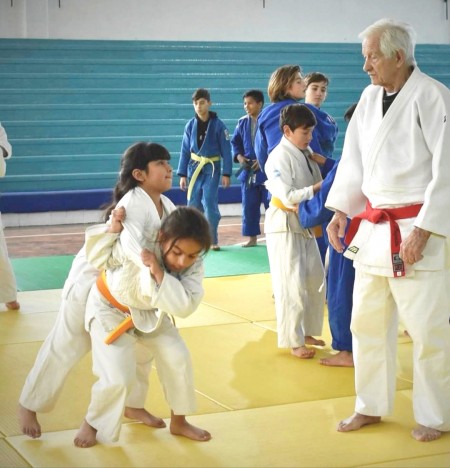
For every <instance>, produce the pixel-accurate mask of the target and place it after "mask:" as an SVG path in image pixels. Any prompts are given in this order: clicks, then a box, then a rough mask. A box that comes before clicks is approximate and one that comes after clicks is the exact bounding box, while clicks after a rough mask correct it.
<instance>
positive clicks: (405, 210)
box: [344, 201, 422, 277]
mask: <svg viewBox="0 0 450 468" xmlns="http://www.w3.org/2000/svg"><path fill="white" fill-rule="evenodd" d="M421 208H422V204H417V205H408V206H401V207H399V208H372V205H371V204H370V202H369V201H367V204H366V210H365V211H363V212H362V213H359V214H358V215H356V216H354V217H353V218H352V220H351V221H350V225H349V227H348V230H347V234H346V235H345V238H344V242H345V243H346V244H347V245H350V242H351V241H352V239H353V237H355V234H356V233H357V231H358V228H359V225H360V223H361V221H362V220H363V219H367V221H370V222H371V223H374V224H377V223H381V222H382V221H387V222H389V225H390V228H391V261H392V271H393V273H394V277H401V276H405V264H404V263H403V260H402V259H401V258H400V256H399V252H400V244H401V243H402V235H401V233H400V227H399V225H398V223H397V219H408V218H415V217H416V216H417V215H418V214H419V211H420V209H421Z"/></svg>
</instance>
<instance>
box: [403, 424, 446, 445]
mask: <svg viewBox="0 0 450 468" xmlns="http://www.w3.org/2000/svg"><path fill="white" fill-rule="evenodd" d="M411 435H412V436H413V437H414V439H416V440H418V441H419V442H432V441H433V440H436V439H439V437H441V435H442V432H441V431H438V430H437V429H433V428H431V427H427V426H422V424H418V425H417V427H416V428H415V429H413V430H412V431H411Z"/></svg>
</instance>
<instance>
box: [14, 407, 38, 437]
mask: <svg viewBox="0 0 450 468" xmlns="http://www.w3.org/2000/svg"><path fill="white" fill-rule="evenodd" d="M19 423H20V429H21V431H22V432H23V433H24V434H25V435H27V436H28V437H31V438H32V439H37V438H38V437H41V426H40V424H39V422H38V420H37V416H36V412H35V411H31V410H29V409H28V408H25V407H24V406H22V405H21V404H20V403H19Z"/></svg>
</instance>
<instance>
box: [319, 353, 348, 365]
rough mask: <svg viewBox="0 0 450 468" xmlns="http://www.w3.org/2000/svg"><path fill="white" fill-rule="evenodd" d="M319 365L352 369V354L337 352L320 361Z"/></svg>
mask: <svg viewBox="0 0 450 468" xmlns="http://www.w3.org/2000/svg"><path fill="white" fill-rule="evenodd" d="M319 363H320V364H322V365H323V366H334V367H354V366H355V365H354V363H353V354H352V353H351V352H350V351H339V352H338V353H337V354H334V355H333V356H330V357H328V358H323V359H320V361H319Z"/></svg>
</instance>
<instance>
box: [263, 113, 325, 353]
mask: <svg viewBox="0 0 450 468" xmlns="http://www.w3.org/2000/svg"><path fill="white" fill-rule="evenodd" d="M315 123H316V119H315V117H314V114H313V113H312V112H311V111H310V110H309V109H308V108H307V107H306V106H304V105H302V104H291V105H288V106H286V107H285V108H284V109H283V110H282V111H281V115H280V127H281V130H282V131H283V134H284V136H283V138H282V139H281V142H280V143H279V144H278V146H276V147H275V149H274V150H273V151H272V152H271V153H270V154H269V157H268V159H267V162H266V166H265V171H266V175H267V181H266V186H267V188H268V190H269V192H270V193H271V195H272V199H271V202H270V206H269V209H268V210H267V212H266V216H265V223H264V230H265V234H266V244H267V253H268V257H269V264H270V273H271V277H272V288H273V292H274V298H275V310H276V315H277V331H278V346H279V347H280V348H291V352H292V354H294V355H295V356H297V357H299V358H303V359H309V358H312V357H313V356H314V354H315V351H314V349H311V348H308V347H306V346H305V345H306V344H312V345H324V344H325V343H324V342H323V341H322V340H317V339H315V338H313V336H312V335H320V334H321V333H322V324H323V314H324V306H325V288H324V281H325V279H324V270H323V266H322V262H321V259H320V253H319V249H318V246H317V242H316V239H315V238H314V235H313V234H312V233H311V232H310V231H309V230H308V229H305V228H303V227H302V226H301V225H300V222H299V219H298V216H297V213H296V209H297V210H298V204H299V203H300V202H302V201H304V200H309V199H311V198H312V197H313V195H314V194H315V193H316V192H317V191H318V190H319V189H320V186H321V183H322V177H321V175H320V169H319V166H318V164H317V162H316V161H315V160H314V159H313V158H317V160H320V162H323V161H322V159H325V158H323V157H322V156H319V155H312V153H311V152H310V151H309V150H308V144H309V142H310V141H311V138H312V131H313V129H314V125H315ZM319 158H320V159H319Z"/></svg>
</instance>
